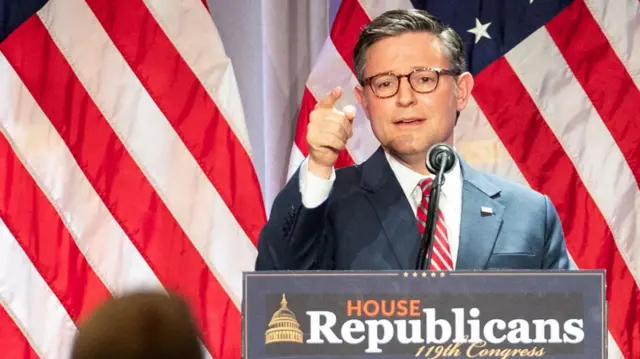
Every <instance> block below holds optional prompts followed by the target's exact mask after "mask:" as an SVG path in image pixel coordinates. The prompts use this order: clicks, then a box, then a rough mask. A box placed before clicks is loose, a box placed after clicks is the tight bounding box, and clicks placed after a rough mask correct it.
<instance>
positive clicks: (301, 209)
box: [255, 170, 334, 271]
mask: <svg viewBox="0 0 640 359" xmlns="http://www.w3.org/2000/svg"><path fill="white" fill-rule="evenodd" d="M299 175H300V170H298V171H297V172H296V173H295V174H294V175H293V176H292V177H291V179H290V180H289V182H288V183H287V185H286V186H285V187H284V188H283V190H282V191H281V192H280V193H279V194H278V196H277V197H276V198H275V200H274V202H273V206H272V209H271V213H270V215H269V220H268V221H267V223H266V225H265V226H264V227H263V229H262V231H261V232H260V237H259V239H258V257H257V259H256V264H255V269H256V270H257V271H265V270H307V269H332V267H333V265H332V255H331V253H333V242H334V240H333V231H332V230H331V226H330V224H329V223H328V221H327V215H326V213H327V208H328V207H329V206H330V202H329V200H325V201H324V202H322V203H321V204H320V205H318V206H316V207H314V208H306V207H305V206H304V205H303V204H302V196H301V194H300V184H299Z"/></svg>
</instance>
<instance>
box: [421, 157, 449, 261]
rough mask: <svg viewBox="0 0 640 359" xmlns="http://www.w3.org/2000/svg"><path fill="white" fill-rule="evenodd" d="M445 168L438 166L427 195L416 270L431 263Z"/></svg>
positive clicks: (443, 165)
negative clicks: (427, 203)
mask: <svg viewBox="0 0 640 359" xmlns="http://www.w3.org/2000/svg"><path fill="white" fill-rule="evenodd" d="M446 167H447V166H445V164H442V165H441V166H440V169H439V170H438V174H437V175H436V177H435V179H434V180H433V183H432V184H431V186H432V188H431V192H430V193H429V206H428V208H427V222H426V223H425V228H424V233H423V234H422V240H421V241H420V250H419V251H418V260H417V261H416V269H417V270H424V269H425V267H426V264H427V263H431V254H432V251H433V235H434V233H435V230H436V219H437V218H436V216H437V215H438V203H439V202H440V187H441V186H442V184H443V183H444V170H445V168H446Z"/></svg>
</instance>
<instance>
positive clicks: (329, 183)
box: [299, 157, 336, 208]
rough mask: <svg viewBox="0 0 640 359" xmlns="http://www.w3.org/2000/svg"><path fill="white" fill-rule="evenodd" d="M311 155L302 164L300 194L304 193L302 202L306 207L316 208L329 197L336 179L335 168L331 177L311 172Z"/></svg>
mask: <svg viewBox="0 0 640 359" xmlns="http://www.w3.org/2000/svg"><path fill="white" fill-rule="evenodd" d="M308 162H309V157H307V158H305V160H304V161H303V162H302V164H301V165H300V173H299V175H300V194H302V204H303V205H304V206H305V207H306V208H315V207H318V206H319V205H321V204H322V203H323V202H324V201H326V200H327V198H329V193H330V192H331V188H332V187H333V182H334V181H335V179H336V171H335V169H333V168H332V169H331V176H330V177H329V179H324V178H320V177H318V176H316V175H314V174H313V173H311V172H309V168H308V165H307V163H308Z"/></svg>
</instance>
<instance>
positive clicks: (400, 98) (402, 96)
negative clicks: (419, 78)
mask: <svg viewBox="0 0 640 359" xmlns="http://www.w3.org/2000/svg"><path fill="white" fill-rule="evenodd" d="M398 86H399V87H398V93H397V96H396V103H397V104H398V106H401V107H407V106H411V105H413V104H414V103H415V102H416V94H415V92H414V91H413V88H411V84H409V79H408V78H406V77H403V78H401V79H400V84H399V85H398Z"/></svg>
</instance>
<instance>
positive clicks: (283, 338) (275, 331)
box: [264, 293, 302, 344]
mask: <svg viewBox="0 0 640 359" xmlns="http://www.w3.org/2000/svg"><path fill="white" fill-rule="evenodd" d="M264 335H265V342H266V344H270V343H283V342H284V343H302V331H301V330H300V324H299V323H298V321H297V320H296V315H295V314H294V313H293V312H292V311H291V310H290V309H289V308H287V298H286V297H285V295H284V293H283V294H282V300H281V301H280V309H278V310H277V311H276V312H275V313H273V316H272V317H271V321H270V322H269V327H268V329H267V331H266V332H265V334H264Z"/></svg>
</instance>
